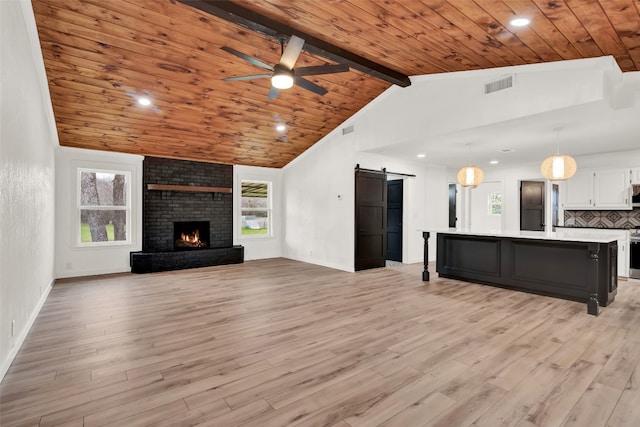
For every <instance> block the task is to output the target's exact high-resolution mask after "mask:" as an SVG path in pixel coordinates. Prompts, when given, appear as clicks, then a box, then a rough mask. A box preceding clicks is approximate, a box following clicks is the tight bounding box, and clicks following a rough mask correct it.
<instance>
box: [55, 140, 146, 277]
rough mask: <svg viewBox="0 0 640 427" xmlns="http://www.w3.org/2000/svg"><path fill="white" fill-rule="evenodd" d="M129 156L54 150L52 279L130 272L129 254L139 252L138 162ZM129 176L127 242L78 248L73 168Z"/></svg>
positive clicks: (139, 181)
mask: <svg viewBox="0 0 640 427" xmlns="http://www.w3.org/2000/svg"><path fill="white" fill-rule="evenodd" d="M143 159H144V157H142V156H137V155H133V154H122V153H111V152H107V151H97V150H83V149H79V148H69V147H58V149H57V150H56V225H55V229H56V242H55V243H56V255H55V275H56V278H62V277H77V276H90V275H95V274H108V273H121V272H128V271H131V267H130V265H129V253H130V252H132V251H139V250H141V249H142V191H141V190H142V160H143ZM78 168H90V169H104V170H115V171H128V172H130V173H131V222H130V224H127V226H129V227H130V229H129V231H130V233H131V242H130V244H126V245H118V246H99V247H96V246H94V247H86V246H85V247H80V246H78V244H77V243H76V242H77V232H78V224H79V219H78V209H77V203H78V199H77V194H78V193H77V191H78V190H77V189H78V182H77V178H78V175H77V169H78Z"/></svg>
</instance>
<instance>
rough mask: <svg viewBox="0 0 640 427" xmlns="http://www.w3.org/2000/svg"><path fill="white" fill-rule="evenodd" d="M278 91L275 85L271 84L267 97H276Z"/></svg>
mask: <svg viewBox="0 0 640 427" xmlns="http://www.w3.org/2000/svg"><path fill="white" fill-rule="evenodd" d="M278 93H280V91H279V90H278V89H276V88H275V87H273V86H271V90H270V91H269V99H276V97H277V96H278Z"/></svg>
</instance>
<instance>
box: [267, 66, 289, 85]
mask: <svg viewBox="0 0 640 427" xmlns="http://www.w3.org/2000/svg"><path fill="white" fill-rule="evenodd" d="M271 85H272V86H273V87H275V88H276V89H289V88H291V87H293V72H292V71H291V70H288V69H287V68H286V67H285V66H284V65H282V64H277V65H276V66H275V67H273V76H271Z"/></svg>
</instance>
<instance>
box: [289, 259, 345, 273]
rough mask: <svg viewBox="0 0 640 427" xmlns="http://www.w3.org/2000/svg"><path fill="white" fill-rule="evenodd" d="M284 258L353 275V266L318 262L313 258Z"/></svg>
mask: <svg viewBox="0 0 640 427" xmlns="http://www.w3.org/2000/svg"><path fill="white" fill-rule="evenodd" d="M285 258H289V259H292V260H294V261H301V262H306V263H307V264H315V265H320V266H322V267H329V268H333V269H335V270H342V271H347V272H349V273H353V272H354V271H355V270H354V268H353V266H346V265H342V264H336V263H332V262H324V261H318V260H317V259H314V258H306V257H292V256H286V257H285Z"/></svg>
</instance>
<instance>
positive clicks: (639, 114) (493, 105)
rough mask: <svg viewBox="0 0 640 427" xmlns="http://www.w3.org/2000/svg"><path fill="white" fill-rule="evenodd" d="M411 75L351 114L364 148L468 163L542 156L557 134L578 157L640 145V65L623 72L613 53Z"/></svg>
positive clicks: (564, 148) (517, 161)
mask: <svg viewBox="0 0 640 427" xmlns="http://www.w3.org/2000/svg"><path fill="white" fill-rule="evenodd" d="M509 75H512V76H513V77H514V80H513V87H511V88H508V89H504V90H500V91H497V92H494V93H490V94H486V95H485V93H484V88H485V85H486V84H487V83H490V82H493V81H495V80H497V79H500V78H503V77H505V76H509ZM411 80H412V85H411V86H410V87H408V88H399V87H395V86H394V87H391V88H390V89H389V90H387V91H386V92H385V93H383V94H382V95H381V96H380V97H378V99H376V100H374V101H373V102H372V103H371V104H370V105H369V106H367V107H365V109H364V110H367V114H364V115H361V114H356V116H354V117H352V119H350V120H348V121H347V123H346V124H347V125H349V124H354V126H355V127H356V128H357V129H358V132H356V134H357V140H358V142H357V144H358V148H359V150H361V151H366V152H372V153H377V154H384V155H387V156H393V157H398V158H402V159H405V160H411V161H416V160H417V158H416V155H417V154H419V153H424V154H426V157H425V158H424V159H422V161H424V162H426V163H430V164H439V165H444V166H449V167H452V168H458V167H461V166H463V165H464V164H466V163H468V162H472V163H474V164H476V165H479V166H481V167H490V166H489V161H491V160H498V161H499V162H500V163H499V165H498V166H497V167H501V166H506V167H513V166H514V165H517V164H521V163H529V162H540V161H542V160H543V159H544V158H545V157H547V156H548V155H550V154H553V153H555V151H556V145H557V141H559V143H560V151H561V152H564V153H567V154H570V155H572V156H585V155H594V154H599V153H607V152H618V151H627V150H633V149H637V148H640V99H639V98H640V72H629V73H622V72H621V71H620V68H619V67H618V65H617V64H616V61H615V60H614V59H613V58H612V57H602V58H594V59H580V60H573V61H560V62H551V63H543V64H534V65H523V66H516V67H507V68H497V69H490V70H478V71H465V72H459V73H447V74H437V75H424V76H416V77H412V78H411ZM359 117H361V118H360V119H359ZM382 123H384V126H381V124H382ZM381 128H382V129H381ZM502 149H510V150H513V151H511V152H508V153H504V152H500V151H499V150H502Z"/></svg>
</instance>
